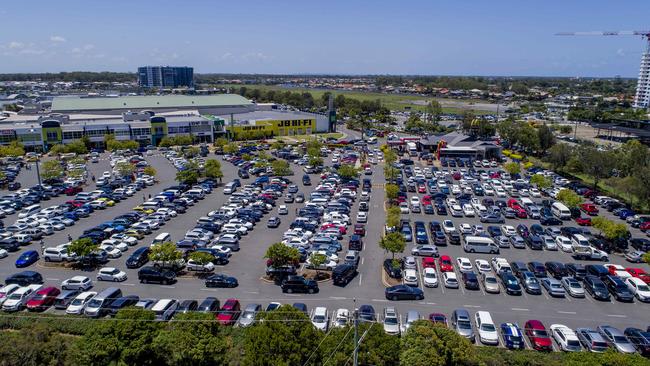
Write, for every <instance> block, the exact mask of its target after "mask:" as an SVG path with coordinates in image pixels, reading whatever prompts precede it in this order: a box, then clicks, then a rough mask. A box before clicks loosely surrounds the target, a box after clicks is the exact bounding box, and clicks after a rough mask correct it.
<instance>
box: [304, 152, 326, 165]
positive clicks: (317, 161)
mask: <svg viewBox="0 0 650 366" xmlns="http://www.w3.org/2000/svg"><path fill="white" fill-rule="evenodd" d="M307 164H308V165H311V166H313V167H317V166H321V165H323V158H321V157H320V156H311V155H310V156H309V158H308V159H307Z"/></svg>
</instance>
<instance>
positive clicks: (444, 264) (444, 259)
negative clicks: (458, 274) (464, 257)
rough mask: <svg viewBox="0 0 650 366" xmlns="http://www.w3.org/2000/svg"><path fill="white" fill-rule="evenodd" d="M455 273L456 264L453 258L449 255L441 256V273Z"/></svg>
mask: <svg viewBox="0 0 650 366" xmlns="http://www.w3.org/2000/svg"><path fill="white" fill-rule="evenodd" d="M453 271H454V262H453V261H452V260H451V257H450V256H448V255H441V256H440V272H453Z"/></svg>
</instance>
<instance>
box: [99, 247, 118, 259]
mask: <svg viewBox="0 0 650 366" xmlns="http://www.w3.org/2000/svg"><path fill="white" fill-rule="evenodd" d="M99 249H101V250H104V251H106V254H108V258H119V257H121V256H122V251H121V250H119V249H117V248H116V247H114V246H112V245H108V244H100V245H99Z"/></svg>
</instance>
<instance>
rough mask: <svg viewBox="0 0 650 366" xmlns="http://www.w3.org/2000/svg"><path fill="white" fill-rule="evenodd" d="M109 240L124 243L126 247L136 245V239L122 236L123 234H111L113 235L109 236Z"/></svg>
mask: <svg viewBox="0 0 650 366" xmlns="http://www.w3.org/2000/svg"><path fill="white" fill-rule="evenodd" d="M111 239H114V240H119V241H121V242H123V243H126V245H128V246H134V245H136V244H138V239H136V238H134V237H132V236H127V235H124V234H113V235H111Z"/></svg>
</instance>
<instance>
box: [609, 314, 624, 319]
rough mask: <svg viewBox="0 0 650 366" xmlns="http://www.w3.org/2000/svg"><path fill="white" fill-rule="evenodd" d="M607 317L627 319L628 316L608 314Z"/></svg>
mask: <svg viewBox="0 0 650 366" xmlns="http://www.w3.org/2000/svg"><path fill="white" fill-rule="evenodd" d="M606 316H608V317H610V318H627V315H622V314H607V315H606Z"/></svg>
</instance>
